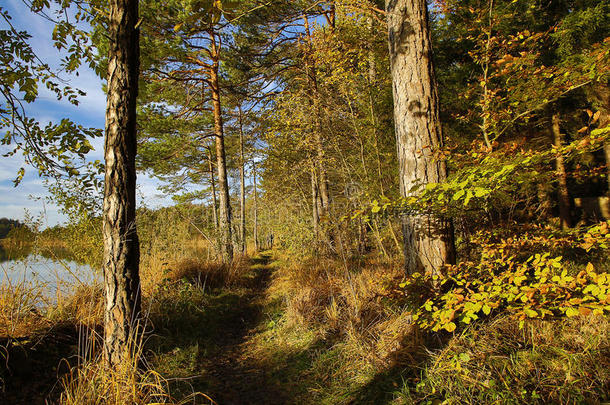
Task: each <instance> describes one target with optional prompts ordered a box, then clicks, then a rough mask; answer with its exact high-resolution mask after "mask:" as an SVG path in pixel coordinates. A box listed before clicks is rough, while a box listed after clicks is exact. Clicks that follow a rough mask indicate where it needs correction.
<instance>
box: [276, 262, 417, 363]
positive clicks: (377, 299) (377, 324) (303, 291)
mask: <svg viewBox="0 0 610 405" xmlns="http://www.w3.org/2000/svg"><path fill="white" fill-rule="evenodd" d="M352 266H353V267H352ZM402 275H403V273H402V269H401V268H400V266H398V265H395V264H388V263H383V262H375V261H369V262H367V263H364V264H362V265H361V266H355V265H350V264H349V263H345V262H338V261H332V260H324V259H317V260H313V259H312V260H310V261H307V262H304V263H301V264H298V265H296V264H294V265H292V266H286V267H280V268H279V269H278V271H277V272H276V273H275V276H274V279H273V281H272V284H271V287H270V289H269V294H270V297H271V298H272V299H274V298H275V299H278V298H279V299H281V300H282V301H283V302H284V303H285V313H284V318H285V321H286V325H287V326H295V325H300V326H303V325H305V326H307V327H310V328H314V329H315V330H316V331H317V333H318V334H319V335H320V336H321V337H323V338H325V339H327V338H332V339H336V338H340V339H341V340H342V341H343V342H344V343H345V344H346V349H347V350H348V351H349V352H350V354H349V355H350V356H352V357H354V356H355V357H358V358H361V360H362V362H366V363H371V362H373V363H377V364H378V365H379V366H382V367H383V365H384V364H385V365H387V364H389V362H390V361H391V359H392V358H393V357H394V353H395V352H396V351H397V350H405V341H411V342H413V345H409V346H411V349H414V348H415V346H416V345H417V343H418V340H417V335H416V330H415V328H414V327H413V324H412V320H411V316H410V313H409V311H406V310H403V309H402V308H400V307H397V306H394V305H392V303H391V299H389V297H390V295H391V290H392V289H393V287H394V286H395V285H396V284H397V283H398V282H399V281H398V280H400V279H401V278H402Z"/></svg>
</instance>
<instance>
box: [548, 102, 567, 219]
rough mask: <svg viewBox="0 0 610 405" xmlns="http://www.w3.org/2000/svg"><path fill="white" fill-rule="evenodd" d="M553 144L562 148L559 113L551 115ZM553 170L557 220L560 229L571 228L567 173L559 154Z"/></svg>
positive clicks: (561, 156)
mask: <svg viewBox="0 0 610 405" xmlns="http://www.w3.org/2000/svg"><path fill="white" fill-rule="evenodd" d="M552 133H553V143H554V144H555V147H557V148H559V149H560V148H561V147H562V146H563V135H562V134H561V118H560V116H559V113H555V114H553V118H552ZM555 169H556V171H557V180H558V185H557V197H558V203H559V220H560V222H561V227H562V228H564V229H566V228H570V227H571V226H572V216H571V215H570V191H569V190H568V173H567V171H566V167H565V162H564V160H563V155H562V154H561V153H558V154H557V157H556V158H555Z"/></svg>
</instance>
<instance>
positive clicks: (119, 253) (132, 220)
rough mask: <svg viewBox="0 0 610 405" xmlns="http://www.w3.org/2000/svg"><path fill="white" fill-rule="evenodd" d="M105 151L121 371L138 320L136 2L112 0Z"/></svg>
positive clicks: (112, 307) (107, 236) (109, 336)
mask: <svg viewBox="0 0 610 405" xmlns="http://www.w3.org/2000/svg"><path fill="white" fill-rule="evenodd" d="M109 6H110V10H109V12H110V14H109V25H108V34H107V35H108V39H109V52H108V76H107V81H108V93H107V103H106V128H105V130H106V139H105V145H104V159H105V163H106V166H105V183H104V209H103V236H104V263H103V270H104V301H105V306H104V348H103V354H104V358H105V361H106V362H107V363H108V364H109V365H111V366H118V365H119V364H120V363H121V362H122V361H123V360H125V359H126V358H127V356H129V343H130V339H133V338H134V334H135V333H136V327H137V322H138V319H139V316H140V277H139V261H140V247H139V241H138V233H137V230H136V165H135V162H136V151H137V143H136V99H137V96H138V75H139V57H140V49H139V33H138V30H137V28H136V24H137V21H138V1H137V0H110V2H109Z"/></svg>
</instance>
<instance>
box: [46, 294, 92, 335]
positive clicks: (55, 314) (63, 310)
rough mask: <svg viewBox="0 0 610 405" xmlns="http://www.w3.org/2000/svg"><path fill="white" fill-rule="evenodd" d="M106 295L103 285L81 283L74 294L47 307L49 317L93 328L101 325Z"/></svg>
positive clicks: (57, 320)
mask: <svg viewBox="0 0 610 405" xmlns="http://www.w3.org/2000/svg"><path fill="white" fill-rule="evenodd" d="M103 311H104V296H103V290H102V286H101V285H99V284H94V285H79V286H77V287H76V288H75V289H74V291H73V292H72V294H70V295H66V296H64V297H62V299H61V300H58V302H57V303H56V304H55V305H54V306H51V307H49V308H48V309H47V316H48V318H49V319H51V320H53V321H56V322H69V323H74V324H76V325H84V326H87V327H90V328H93V327H95V326H97V325H101V324H102V321H103V316H104V313H103Z"/></svg>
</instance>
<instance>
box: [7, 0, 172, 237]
mask: <svg viewBox="0 0 610 405" xmlns="http://www.w3.org/2000/svg"><path fill="white" fill-rule="evenodd" d="M0 7H2V8H4V9H5V10H8V12H9V13H10V15H11V16H12V17H13V20H12V23H13V25H14V26H15V27H16V28H17V29H19V30H27V31H28V33H29V34H30V35H31V36H32V38H31V39H30V44H31V46H32V47H33V48H34V50H35V52H36V54H37V55H38V57H39V58H40V59H42V60H43V61H44V62H46V63H48V64H49V65H50V66H51V67H57V66H59V61H60V59H61V56H62V55H61V54H60V53H59V52H58V51H57V49H55V48H54V47H52V42H51V33H52V29H53V26H52V24H51V23H50V22H48V21H46V20H44V19H43V18H41V17H39V16H36V15H34V14H33V13H31V12H30V11H29V10H28V8H27V7H26V6H25V5H24V4H23V2H22V0H2V1H1V3H0ZM6 28H7V27H6V23H5V22H4V21H3V20H0V30H3V29H6ZM63 78H64V79H68V80H69V81H70V83H69V86H71V87H73V88H78V89H80V90H83V91H84V92H86V93H87V95H86V96H83V97H80V98H79V101H80V104H79V105H78V106H74V105H72V104H70V103H69V102H68V101H65V100H62V101H58V100H57V99H56V98H55V96H54V95H53V94H52V93H51V92H50V91H49V90H47V89H46V88H39V98H38V100H37V101H36V102H34V103H31V104H29V105H28V106H27V111H28V114H29V116H30V117H33V118H35V119H36V120H38V121H39V122H41V124H42V125H45V124H47V123H48V122H54V123H57V122H59V121H60V120H61V119H62V118H70V119H71V120H72V121H74V122H75V123H76V124H80V125H83V126H85V127H95V128H103V127H104V114H105V109H106V95H105V94H104V92H103V91H102V82H101V80H100V79H99V77H97V76H96V74H95V73H94V72H93V71H92V70H90V69H89V68H87V67H84V68H81V69H80V70H79V72H78V76H77V75H66V74H63ZM1 102H2V101H1V100H0V103H1ZM92 145H93V146H94V149H95V150H94V151H92V152H91V153H90V156H88V159H89V160H92V161H93V160H97V159H99V160H103V139H102V138H98V139H95V140H93V141H92ZM7 150H8V149H7V147H6V146H0V218H1V217H7V218H13V219H19V220H23V219H24V218H25V216H26V210H27V211H28V212H29V214H30V215H32V216H34V217H38V216H39V215H42V216H43V224H45V225H47V226H53V225H56V224H61V223H65V221H66V220H67V218H66V217H65V216H64V215H63V214H61V212H60V210H59V207H57V206H56V205H54V204H52V203H48V202H44V198H45V197H47V196H48V195H49V194H48V192H47V191H46V189H45V188H44V186H43V182H42V180H41V179H40V178H39V177H38V173H37V171H36V170H35V169H33V168H31V167H28V166H27V165H26V164H25V162H24V159H23V157H22V156H21V155H15V156H11V157H4V156H1V154H3V153H4V152H6V151H7ZM20 167H25V169H26V175H25V177H24V178H23V180H22V181H21V184H20V185H19V186H17V187H14V184H13V180H14V179H15V178H16V176H17V171H18V170H19V168H20ZM159 184H160V183H159V182H158V181H157V180H154V179H151V178H150V177H148V176H147V175H145V174H143V173H139V174H138V189H139V190H138V193H137V195H138V204H139V205H141V204H145V205H146V206H147V207H149V208H155V207H158V206H164V205H169V204H171V199H170V198H169V197H167V196H163V195H161V194H160V192H158V191H157V186H158V185H159Z"/></svg>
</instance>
